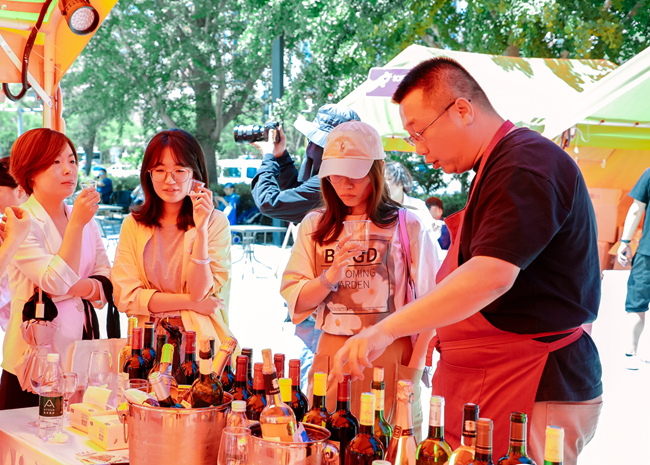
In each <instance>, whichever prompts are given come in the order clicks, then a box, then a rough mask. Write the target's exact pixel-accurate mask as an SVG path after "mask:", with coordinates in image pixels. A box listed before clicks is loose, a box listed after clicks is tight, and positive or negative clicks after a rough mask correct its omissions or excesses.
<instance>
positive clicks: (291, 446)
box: [248, 423, 339, 465]
mask: <svg viewBox="0 0 650 465" xmlns="http://www.w3.org/2000/svg"><path fill="white" fill-rule="evenodd" d="M303 426H304V427H305V431H306V432H307V435H308V436H309V441H308V442H299V443H287V442H275V441H269V440H266V439H263V438H262V429H261V427H260V424H259V423H253V424H251V425H250V426H249V428H250V429H251V433H252V434H253V439H252V441H251V442H252V447H251V450H249V456H248V457H249V460H248V465H330V464H338V462H339V453H338V449H337V448H336V446H334V445H333V444H332V443H331V442H329V441H328V439H329V437H330V432H329V431H327V430H326V429H325V428H322V427H320V426H316V425H310V424H308V423H303Z"/></svg>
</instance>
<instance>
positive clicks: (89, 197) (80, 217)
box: [70, 187, 100, 227]
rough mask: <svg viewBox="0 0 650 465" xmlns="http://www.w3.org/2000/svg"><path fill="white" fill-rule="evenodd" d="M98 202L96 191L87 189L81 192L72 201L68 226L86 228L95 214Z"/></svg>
mask: <svg viewBox="0 0 650 465" xmlns="http://www.w3.org/2000/svg"><path fill="white" fill-rule="evenodd" d="M99 201H100V197H99V192H97V190H96V189H93V188H90V187H88V188H86V189H84V190H82V191H81V192H80V193H79V195H78V196H77V198H76V199H75V201H74V205H73V207H72V215H70V224H75V225H77V226H81V227H83V226H86V225H87V224H88V222H89V221H90V220H92V219H93V216H95V213H97V210H98V209H99V206H98V205H99Z"/></svg>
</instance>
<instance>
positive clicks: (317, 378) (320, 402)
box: [302, 372, 330, 428]
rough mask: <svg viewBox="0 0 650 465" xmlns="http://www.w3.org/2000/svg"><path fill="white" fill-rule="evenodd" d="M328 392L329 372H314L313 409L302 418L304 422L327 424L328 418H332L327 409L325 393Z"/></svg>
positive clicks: (324, 425)
mask: <svg viewBox="0 0 650 465" xmlns="http://www.w3.org/2000/svg"><path fill="white" fill-rule="evenodd" d="M326 394H327V374H325V373H320V372H316V373H314V396H313V399H312V405H311V409H310V410H309V411H308V412H307V413H306V414H305V416H304V417H303V418H302V422H303V423H310V424H312V425H317V426H322V427H323V428H325V427H326V426H327V420H329V418H330V413H329V412H328V411H327V406H326V405H325V395H326Z"/></svg>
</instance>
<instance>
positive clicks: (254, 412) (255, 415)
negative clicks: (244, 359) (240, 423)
mask: <svg viewBox="0 0 650 465" xmlns="http://www.w3.org/2000/svg"><path fill="white" fill-rule="evenodd" d="M264 407H266V393H265V392H264V375H263V374H262V364H261V363H256V364H255V374H254V375H253V395H252V396H250V397H249V398H248V400H247V401H246V417H247V418H248V420H249V421H251V422H253V421H259V419H260V414H261V413H262V410H264Z"/></svg>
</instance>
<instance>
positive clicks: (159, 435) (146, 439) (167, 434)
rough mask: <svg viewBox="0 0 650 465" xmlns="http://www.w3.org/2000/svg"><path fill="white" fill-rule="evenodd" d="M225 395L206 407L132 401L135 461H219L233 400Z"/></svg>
mask: <svg viewBox="0 0 650 465" xmlns="http://www.w3.org/2000/svg"><path fill="white" fill-rule="evenodd" d="M223 396H224V397H223V400H224V403H223V404H221V405H218V406H215V407H206V408H190V409H175V408H161V407H151V406H149V405H139V404H129V413H128V417H127V418H126V420H127V423H128V438H129V461H130V463H131V465H147V464H154V465H178V464H179V463H185V464H188V465H190V464H191V465H215V464H216V463H217V455H218V453H219V444H220V443H221V431H222V430H223V428H224V427H225V426H226V416H227V415H228V412H230V402H231V401H232V396H231V395H230V394H228V393H224V394H223ZM125 416H126V415H125ZM122 421H123V422H124V418H122Z"/></svg>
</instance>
